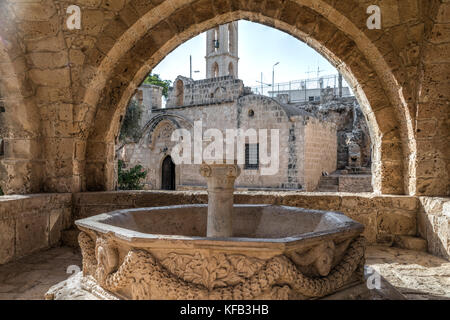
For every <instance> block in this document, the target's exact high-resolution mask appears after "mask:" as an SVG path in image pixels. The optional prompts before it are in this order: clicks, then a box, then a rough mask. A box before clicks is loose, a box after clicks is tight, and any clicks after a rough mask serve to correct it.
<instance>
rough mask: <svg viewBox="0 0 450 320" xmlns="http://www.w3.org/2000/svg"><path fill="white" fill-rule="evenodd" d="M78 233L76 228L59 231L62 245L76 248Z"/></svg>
mask: <svg viewBox="0 0 450 320" xmlns="http://www.w3.org/2000/svg"><path fill="white" fill-rule="evenodd" d="M79 233H80V230H78V229H75V228H73V229H67V230H63V231H62V232H61V241H62V243H63V245H65V246H68V247H71V248H78V247H79V245H78V234H79Z"/></svg>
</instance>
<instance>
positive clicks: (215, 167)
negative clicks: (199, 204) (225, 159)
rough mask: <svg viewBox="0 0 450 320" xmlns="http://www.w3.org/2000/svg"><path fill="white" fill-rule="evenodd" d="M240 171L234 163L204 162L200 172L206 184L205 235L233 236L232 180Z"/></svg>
mask: <svg viewBox="0 0 450 320" xmlns="http://www.w3.org/2000/svg"><path fill="white" fill-rule="evenodd" d="M240 173H241V170H240V168H239V167H238V165H237V164H236V163H235V164H206V163H203V164H202V165H201V167H200V174H201V175H202V176H203V177H205V178H206V182H207V184H208V224H207V231H206V236H207V237H232V236H233V192H234V181H235V180H236V178H237V177H238V176H239V174H240Z"/></svg>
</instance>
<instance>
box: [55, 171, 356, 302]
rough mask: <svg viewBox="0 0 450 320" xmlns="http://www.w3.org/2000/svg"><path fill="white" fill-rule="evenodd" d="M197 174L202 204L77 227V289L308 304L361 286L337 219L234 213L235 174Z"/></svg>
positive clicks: (277, 210)
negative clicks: (203, 188) (203, 184)
mask: <svg viewBox="0 0 450 320" xmlns="http://www.w3.org/2000/svg"><path fill="white" fill-rule="evenodd" d="M200 171H201V174H202V176H203V177H205V178H206V180H207V183H208V205H203V204H198V205H177V206H167V207H154V208H139V209H128V210H119V211H114V212H111V213H105V214H101V215H97V216H94V217H90V218H86V219H82V220H78V221H76V224H77V226H78V227H79V228H80V229H81V233H80V235H79V244H80V247H81V251H82V256H83V273H82V276H81V275H80V277H81V287H82V289H83V290H86V291H89V292H90V293H92V294H94V295H96V296H97V297H101V298H105V299H312V298H320V297H324V296H327V295H330V294H332V293H335V292H337V291H339V290H342V289H345V288H349V287H351V286H353V285H356V284H359V283H361V282H362V280H363V266H364V240H363V238H362V236H361V233H362V231H363V226H362V225H361V224H359V223H357V222H355V221H353V220H351V219H349V218H348V217H346V216H345V215H343V214H341V213H337V212H327V211H318V210H306V209H302V208H295V207H285V206H273V205H233V190H234V181H235V179H236V178H237V177H238V176H239V173H240V169H239V167H238V166H237V165H236V164H211V165H208V164H203V165H202V166H201V169H200ZM59 289H60V288H59ZM52 290H53V293H52V292H50V294H49V295H48V296H50V297H55V292H56V291H57V289H52ZM52 290H51V291H52Z"/></svg>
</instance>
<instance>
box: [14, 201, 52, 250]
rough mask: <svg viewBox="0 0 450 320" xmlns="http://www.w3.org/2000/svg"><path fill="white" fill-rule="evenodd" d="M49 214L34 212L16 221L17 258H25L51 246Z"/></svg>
mask: <svg viewBox="0 0 450 320" xmlns="http://www.w3.org/2000/svg"><path fill="white" fill-rule="evenodd" d="M48 227H49V215H48V212H40V211H39V210H33V211H31V212H26V213H22V214H20V215H19V216H18V217H17V220H16V257H23V256H25V255H27V254H30V253H31V252H34V251H36V250H39V249H43V248H47V247H48V245H49V241H48V239H49V237H48V235H49V229H48Z"/></svg>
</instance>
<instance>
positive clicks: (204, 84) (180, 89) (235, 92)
mask: <svg viewBox="0 0 450 320" xmlns="http://www.w3.org/2000/svg"><path fill="white" fill-rule="evenodd" d="M173 83H174V86H173V87H171V88H169V93H168V95H169V96H168V97H167V102H166V108H172V107H181V106H196V105H209V104H216V103H226V102H232V101H235V100H236V99H237V98H238V97H240V96H242V95H243V94H244V83H243V82H242V80H239V79H236V78H235V77H234V76H223V77H217V78H211V79H204V80H196V81H194V80H192V79H190V78H186V77H182V76H178V77H177V78H176V79H175V81H174V82H173ZM178 83H180V84H178ZM181 83H182V85H181ZM179 95H182V96H183V98H182V99H181V100H178V97H179ZM179 101H181V103H179Z"/></svg>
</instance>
